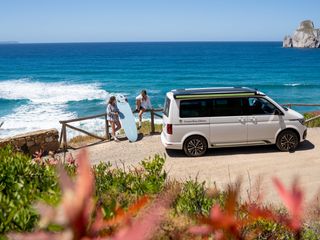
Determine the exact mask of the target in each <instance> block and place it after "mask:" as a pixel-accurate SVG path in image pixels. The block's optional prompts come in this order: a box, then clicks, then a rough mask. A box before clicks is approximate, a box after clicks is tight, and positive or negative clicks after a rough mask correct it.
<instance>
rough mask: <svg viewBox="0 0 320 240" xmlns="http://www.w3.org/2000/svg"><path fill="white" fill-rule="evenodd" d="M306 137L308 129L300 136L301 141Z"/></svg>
mask: <svg viewBox="0 0 320 240" xmlns="http://www.w3.org/2000/svg"><path fill="white" fill-rule="evenodd" d="M307 135H308V129H306V130H304V132H303V135H302V140H305V139H306V138H307Z"/></svg>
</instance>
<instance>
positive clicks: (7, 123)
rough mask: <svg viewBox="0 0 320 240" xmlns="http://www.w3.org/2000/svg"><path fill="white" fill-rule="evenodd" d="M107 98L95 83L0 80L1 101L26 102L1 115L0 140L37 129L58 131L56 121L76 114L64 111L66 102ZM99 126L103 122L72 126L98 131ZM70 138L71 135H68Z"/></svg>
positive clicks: (74, 116)
mask: <svg viewBox="0 0 320 240" xmlns="http://www.w3.org/2000/svg"><path fill="white" fill-rule="evenodd" d="M108 97H109V94H108V92H106V91H104V90H102V89H100V88H99V86H98V85H97V84H69V83H65V82H62V83H45V82H33V81H31V80H30V79H20V80H8V81H1V82H0V99H1V98H2V99H10V100H20V99H26V100H28V103H27V104H23V105H20V106H18V107H17V108H15V109H12V111H11V113H10V114H8V115H6V116H0V122H4V124H3V126H2V127H1V129H0V138H3V137H8V136H13V135H16V134H20V133H24V132H29V131H34V130H39V129H47V128H57V129H60V128H61V125H60V123H59V120H66V119H70V118H76V117H77V114H76V113H75V112H69V111H68V110H67V108H68V105H67V103H68V102H70V101H81V100H101V101H105V100H106V99H107V98H108ZM98 123H100V124H98ZM101 123H102V121H101V120H100V121H99V120H98V122H97V121H91V123H89V122H87V123H86V124H84V123H80V122H79V123H75V124H74V125H75V126H80V127H81V126H82V127H84V128H86V129H87V130H93V131H97V130H98V129H100V128H101V127H102V126H104V125H103V124H101ZM86 125H87V126H86ZM97 125H101V126H97ZM97 128H98V129H97ZM100 131H101V130H100ZM72 135H74V133H71V134H70V135H69V136H72ZM75 135H76V134H75Z"/></svg>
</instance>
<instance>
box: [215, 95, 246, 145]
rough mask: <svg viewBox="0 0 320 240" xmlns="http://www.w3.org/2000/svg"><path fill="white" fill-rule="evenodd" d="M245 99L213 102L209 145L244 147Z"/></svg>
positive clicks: (226, 99) (225, 99) (216, 100)
mask: <svg viewBox="0 0 320 240" xmlns="http://www.w3.org/2000/svg"><path fill="white" fill-rule="evenodd" d="M245 109H246V106H245V98H221V99H214V100H213V111H212V117H211V118H210V139H211V145H213V146H223V145H246V144H247V119H248V116H247V115H246V111H245Z"/></svg>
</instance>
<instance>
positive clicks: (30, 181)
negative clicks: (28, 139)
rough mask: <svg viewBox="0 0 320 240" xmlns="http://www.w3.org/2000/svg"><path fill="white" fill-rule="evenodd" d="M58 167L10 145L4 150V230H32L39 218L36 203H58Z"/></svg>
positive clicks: (0, 190)
mask: <svg viewBox="0 0 320 240" xmlns="http://www.w3.org/2000/svg"><path fill="white" fill-rule="evenodd" d="M59 196H60V191H59V184H58V180H57V176H56V171H55V168H54V167H53V166H51V165H45V166H40V165H38V164H35V163H34V162H32V161H31V159H30V157H27V156H25V155H23V154H20V153H15V152H13V150H12V149H11V148H10V147H7V148H4V149H0V212H1V214H0V233H4V232H7V231H28V230H31V229H32V228H33V227H34V226H35V223H36V222H37V220H38V217H39V215H38V213H37V212H36V210H35V209H34V207H33V206H32V203H33V202H35V201H36V200H37V201H44V202H46V203H48V204H57V203H58V200H59Z"/></svg>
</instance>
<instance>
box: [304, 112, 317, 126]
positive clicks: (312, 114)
mask: <svg viewBox="0 0 320 240" xmlns="http://www.w3.org/2000/svg"><path fill="white" fill-rule="evenodd" d="M319 115H320V112H309V113H305V114H304V118H305V119H306V120H307V119H310V118H313V117H315V116H319ZM306 125H307V126H308V127H320V118H318V119H315V120H314V121H311V122H310V123H307V124H306Z"/></svg>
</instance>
